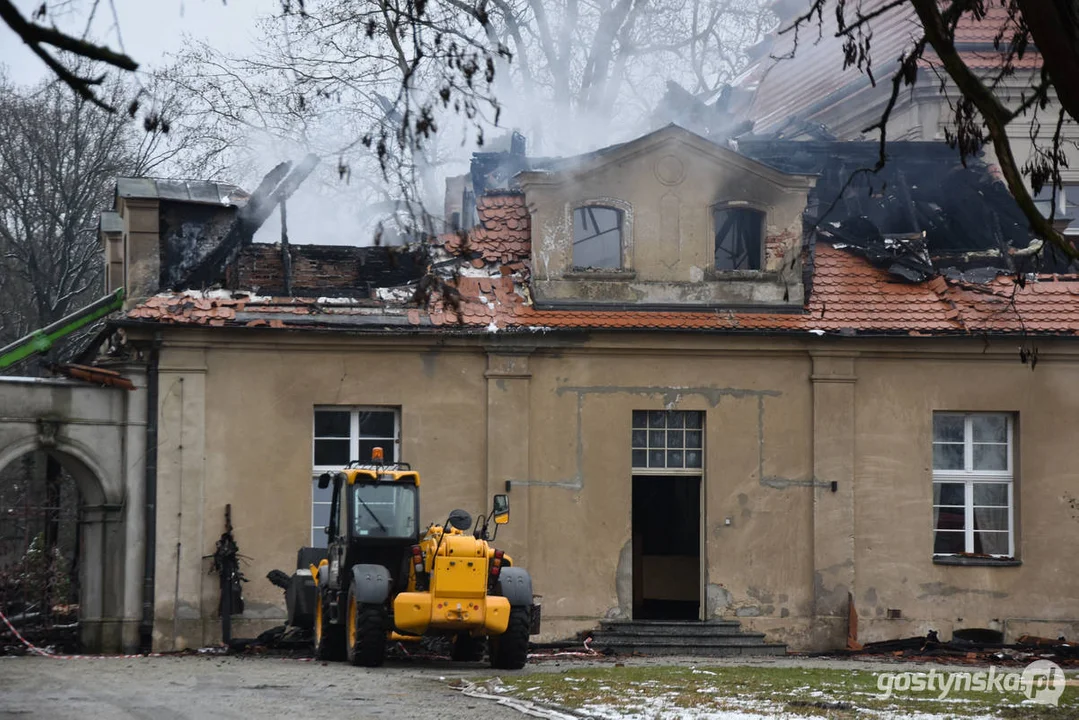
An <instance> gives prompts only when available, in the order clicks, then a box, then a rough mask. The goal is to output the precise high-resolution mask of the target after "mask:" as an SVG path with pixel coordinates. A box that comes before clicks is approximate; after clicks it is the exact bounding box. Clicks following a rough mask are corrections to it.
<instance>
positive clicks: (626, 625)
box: [592, 620, 787, 657]
mask: <svg viewBox="0 0 1079 720" xmlns="http://www.w3.org/2000/svg"><path fill="white" fill-rule="evenodd" d="M592 648H593V649H595V650H599V651H605V650H609V651H611V652H613V653H616V654H618V655H630V654H634V653H636V654H640V655H697V656H703V657H738V656H760V655H784V654H786V652H787V646H786V645H783V644H780V643H768V642H765V640H764V633H758V632H747V631H745V630H743V629H742V624H741V623H740V622H738V621H736V620H709V621H707V622H700V621H689V620H601V621H600V624H599V629H597V630H596V631H595V632H593V633H592Z"/></svg>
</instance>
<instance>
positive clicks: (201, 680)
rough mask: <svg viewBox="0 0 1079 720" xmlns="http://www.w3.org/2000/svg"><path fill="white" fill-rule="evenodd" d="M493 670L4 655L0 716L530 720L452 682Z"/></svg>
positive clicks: (434, 665) (157, 719) (446, 665)
mask: <svg viewBox="0 0 1079 720" xmlns="http://www.w3.org/2000/svg"><path fill="white" fill-rule="evenodd" d="M463 668H467V669H463ZM491 674H492V673H491V671H490V669H489V668H487V667H486V666H485V665H480V664H476V665H464V666H462V664H459V663H454V664H451V663H448V662H443V663H439V662H424V663H422V664H421V663H418V662H417V663H408V664H402V663H397V664H390V663H387V665H386V666H385V667H383V668H379V669H376V670H367V669H362V668H354V667H352V666H350V665H348V664H346V663H329V664H326V665H323V664H322V663H317V662H303V661H298V660H287V659H278V658H247V657H209V656H206V657H196V656H177V657H159V658H140V659H113V658H105V659H81V658H80V659H74V660H58V659H51V658H43V657H18V658H13V657H6V658H2V657H0V718H3V719H4V720H6V719H7V718H37V717H40V718H57V719H60V718H80V719H81V718H103V719H106V718H125V719H127V718H140V719H142V718H145V719H146V720H181V719H182V720H188V719H194V718H215V720H216V719H218V718H220V719H222V720H225V719H228V718H244V719H245V720H250V719H251V718H349V719H353V718H417V717H447V718H450V717H452V718H458V717H468V718H476V719H477V720H488V719H492V718H521V717H524V716H523V715H520V714H518V713H516V711H514V710H511V709H509V708H504V707H500V706H498V705H496V704H494V703H493V702H490V701H485V700H481V699H475V698H469V697H465V696H463V695H461V694H460V693H458V692H457V691H455V690H452V689H451V688H449V687H448V685H447V682H448V681H451V680H453V679H454V678H456V677H462V676H482V677H490V676H491Z"/></svg>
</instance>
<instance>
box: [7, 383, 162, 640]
mask: <svg viewBox="0 0 1079 720" xmlns="http://www.w3.org/2000/svg"><path fill="white" fill-rule="evenodd" d="M117 369H118V370H121V371H122V372H123V373H124V375H125V376H126V377H127V378H129V379H130V380H132V382H133V383H134V386H135V389H134V390H126V389H122V388H116V387H101V386H97V385H94V384H91V383H86V382H81V381H77V380H67V379H52V378H19V377H0V470H2V469H3V468H5V467H7V466H9V465H10V464H11V463H12V462H14V461H16V460H18V459H19V458H21V457H23V456H25V455H26V454H28V453H32V452H36V451H44V452H46V453H48V454H49V455H50V456H52V457H53V458H54V459H56V460H57V461H58V462H59V463H60V464H61V465H62V466H63V468H64V469H65V470H67V471H68V473H70V475H71V476H72V477H73V478H74V479H75V483H76V485H77V487H78V491H79V492H78V495H79V497H80V506H79V510H78V533H79V538H78V542H79V547H80V552H79V555H80V560H79V575H78V585H79V639H80V641H81V646H82V648H83V650H84V651H87V652H121V651H123V652H134V651H136V650H137V649H138V648H139V645H140V643H139V636H140V624H141V622H142V618H143V583H144V580H145V578H144V566H145V551H146V541H145V537H146V532H145V526H146V523H145V518H146V511H147V509H146V504H145V492H144V489H145V480H146V472H145V467H146V464H145V457H146V417H147V404H146V384H145V374H144V371H143V370H142V369H141V368H140V367H138V366H132V367H125V368H117Z"/></svg>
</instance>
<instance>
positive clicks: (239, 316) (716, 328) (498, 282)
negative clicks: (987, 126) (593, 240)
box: [127, 193, 1079, 336]
mask: <svg viewBox="0 0 1079 720" xmlns="http://www.w3.org/2000/svg"><path fill="white" fill-rule="evenodd" d="M478 205H479V214H480V219H481V227H479V228H477V230H476V231H475V232H473V233H471V234H470V235H469V236H468V237H467V240H464V241H463V240H462V238H461V237H460V236H457V235H446V236H442V237H441V238H440V246H441V247H440V248H439V249H440V250H441V251H442V252H444V253H446V257H454V256H456V257H459V258H460V259H462V260H463V261H464V262H463V263H462V264H463V269H462V271H461V274H460V276H459V277H458V278H457V279H456V280H455V281H454V287H455V289H456V291H457V292H458V293H459V294H460V297H459V300H458V301H457V303H456V307H453V306H452V303H447V302H446V301H444V300H443V299H442V297H441V296H438V295H435V296H433V298H432V302H431V303H430V304H429V306H428V307H427V308H424V309H421V308H418V307H416V306H415V305H413V304H410V302H409V299H410V298H411V297H412V289H411V286H406V287H405V288H399V289H383V290H378V291H376V292H375V297H374V298H373V299H371V300H367V301H364V300H349V299H344V300H342V299H330V298H282V297H269V296H257V295H254V294H251V293H245V292H229V291H214V292H210V293H196V292H191V291H188V292H182V293H162V294H160V295H157V296H155V297H152V298H150V299H148V300H147V301H146V302H144V303H143V304H142V305H139V306H138V307H136V308H134V309H132V310H131V311H130V312H129V313H128V315H127V317H128V319H129V320H131V321H136V322H154V323H169V324H176V325H194V326H198V325H208V326H223V327H274V328H292V329H319V328H321V329H327V330H329V329H351V330H361V329H371V330H390V331H400V330H410V331H420V332H452V333H457V332H464V333H470V334H473V333H491V332H507V331H508V332H520V333H528V332H533V333H536V332H548V331H554V330H638V331H640V330H675V331H707V332H722V333H783V334H793V335H804V334H807V333H812V334H816V335H824V334H839V335H844V336H856V335H914V336H923V335H953V336H962V335H978V334H993V335H1020V334H1027V333H1032V334H1038V335H1063V336H1072V335H1079V300H1077V298H1079V276H1076V275H1043V276H1037V277H1030V278H1028V279H1027V282H1025V284H1023V285H1017V284H1016V283H1015V282H1014V279H1013V277H1012V276H1000V277H995V278H994V279H992V280H991V281H989V282H985V283H969V282H963V281H961V280H949V279H947V278H945V277H943V276H939V275H938V276H936V277H934V278H933V279H931V280H929V281H926V282H908V281H905V280H903V279H902V278H901V277H899V276H897V275H896V274H894V273H892V272H889V271H888V270H887V269H884V268H880V267H875V266H874V265H873V264H872V263H870V262H869V260H867V259H866V258H864V257H862V256H860V255H858V254H856V253H854V252H851V251H849V250H848V249H844V248H843V247H841V245H842V244H841V243H836V244H833V243H830V242H827V241H821V242H818V243H816V245H815V247H814V248H813V249H812V255H813V257H812V267H813V292H812V293H811V295H810V298H809V301H808V303H807V305H806V307H805V308H804V311H803V312H800V313H799V312H796V313H767V312H740V311H735V310H729V311H728V310H722V309H718V310H717V309H715V308H706V309H677V310H675V309H672V310H669V311H666V310H664V311H653V310H643V309H633V308H629V309H626V308H622V309H579V310H548V309H540V308H537V307H535V305H534V304H533V303H532V301H531V296H530V292H529V286H528V279H529V267H530V254H531V249H530V243H529V241H528V238H529V237H530V227H529V214H528V209H527V206H526V205H525V199H524V196H523V195H520V194H513V193H505V194H498V195H488V196H485V197H483V198H480V201H479V203H478Z"/></svg>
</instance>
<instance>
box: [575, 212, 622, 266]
mask: <svg viewBox="0 0 1079 720" xmlns="http://www.w3.org/2000/svg"><path fill="white" fill-rule="evenodd" d="M622 227H623V213H622V211H621V210H618V209H617V208H613V207H605V206H602V205H586V206H585V207H579V208H577V209H576V210H574V211H573V265H574V267H582V268H621V267H622Z"/></svg>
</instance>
